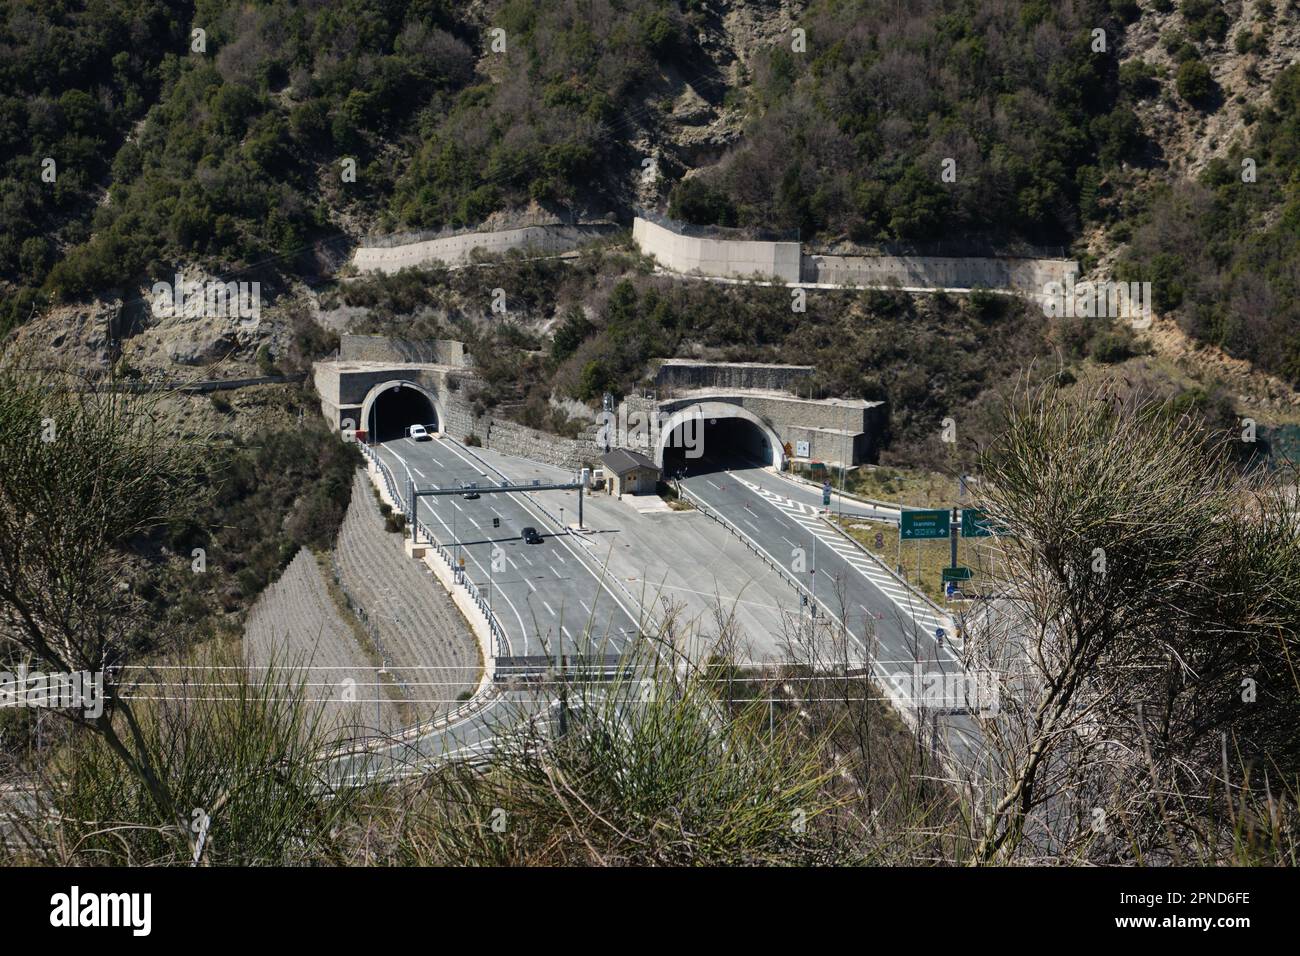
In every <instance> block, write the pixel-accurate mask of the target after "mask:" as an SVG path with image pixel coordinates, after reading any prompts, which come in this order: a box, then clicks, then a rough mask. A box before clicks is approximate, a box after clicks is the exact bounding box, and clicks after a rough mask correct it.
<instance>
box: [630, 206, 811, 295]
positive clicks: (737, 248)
mask: <svg viewBox="0 0 1300 956" xmlns="http://www.w3.org/2000/svg"><path fill="white" fill-rule="evenodd" d="M632 239H633V241H634V242H635V243H636V245H637V248H639V249H640V250H641V251H642V252H644V253H646V254H647V255H650V256H653V257H654V258H655V259H656V260H658V262H659V264H660V265H662V266H663V267H664V268H666V269H671V270H672V271H673V272H683V273H688V274H690V273H694V274H699V275H705V276H721V277H724V278H733V279H746V278H750V277H752V276H761V277H762V278H764V279H776V280H778V281H780V282H798V281H799V243H797V242H753V241H748V240H740V239H705V238H700V237H697V236H681V235H678V234H677V233H675V232H673V231H672V230H671V229H665V228H664V227H663V226H660V225H658V224H656V223H653V222H650V221H649V220H646V219H642V218H641V217H640V216H638V217H637V218H636V220H635V221H634V222H633V223H632Z"/></svg>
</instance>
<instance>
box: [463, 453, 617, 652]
mask: <svg viewBox="0 0 1300 956" xmlns="http://www.w3.org/2000/svg"><path fill="white" fill-rule="evenodd" d="M446 447H448V448H450V449H451V450H452V452H453V453H454V454H456V455H457V456H458V457H459V458H460V459H461V460H463V461H465V462H467V463H469V464H470V465H471V466H472V467H474V468H476V469H477V468H478V467H479V466H478V464H477V463H475V462H472V461H470V460H469V459H468V458H466V457H465V456H464V455H462V454H461V453H460V452H459V451H458V450H457V449H456V447H455V444H454V439H453V440H452V441H450V442H448V443H447V445H446ZM480 474H482V475H484V476H485V477H486V475H487V472H480ZM509 497H510V498H513V499H514V500H515V501H516V502H517V503H518V504H519V505H520V506H521V507H522V508H523V509H524V510H525V511H528V512H530V513H531V514H533V515H534V516H536V515H537V512H536V510H535V509H534V507H531V506H530V504H529V499H528V498H527V497H526V496H523V495H521V494H520V493H519V492H510V493H509ZM557 540H558V541H559V543H560V546H561V547H562V548H564V550H566V551H568V552H569V555H570V557H572V558H573V560H574V561H576V562H577V563H578V564H579V565H580V566H581V567H582V568H583V569H584V570H585V571H586V572H587V573H588V574H590V575H591V576H592V578H594V579H595V581H596V584H597V586H598V589H599V590H601V591H604V592H605V593H606V594H607V595H609V597H610V600H612V601H613V602H614V603H615V604H616V605H617V606H618V608H619V610H621V611H622V612H623V614H624V616H625V617H626V618H627V620H628V621H629V622H630V623H631V624H632V629H631V633H636V629H637V627H638V621H639V620H640V618H639V616H638V615H636V614H633V613H632V612H631V611H630V610H628V607H627V605H625V604H624V603H623V599H622V598H621V597H619V596H618V594H617V593H615V591H614V589H613V588H612V587H611V586H610V584H609V582H608V581H607V580H606V575H605V572H603V571H602V572H601V573H599V574H598V573H596V572H595V571H592V570H591V569H590V568H588V567H587V566H586V565H585V564H584V563H583V561H582V559H581V558H579V557H578V553H577V552H576V551H575V550H574V549H573V546H572V545H570V544H569V543H568V542H567V541H565V540H564V537H563V536H560V537H558V538H557ZM611 547H612V545H611ZM589 613H590V612H589ZM611 620H612V618H611ZM623 632H624V633H625V634H626V633H628V628H624V629H623Z"/></svg>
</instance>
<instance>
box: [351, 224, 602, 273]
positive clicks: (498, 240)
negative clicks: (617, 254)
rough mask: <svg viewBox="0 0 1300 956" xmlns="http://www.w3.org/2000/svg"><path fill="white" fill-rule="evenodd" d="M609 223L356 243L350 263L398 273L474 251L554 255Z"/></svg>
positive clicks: (455, 262) (458, 259)
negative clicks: (391, 243) (382, 243)
mask: <svg viewBox="0 0 1300 956" xmlns="http://www.w3.org/2000/svg"><path fill="white" fill-rule="evenodd" d="M616 228H617V227H616V226H614V225H612V224H609V223H598V224H591V225H576V226H565V225H553V226H524V227H522V228H519V229H505V230H502V231H500V232H468V233H464V234H462V235H456V236H444V237H441V238H438V239H426V240H424V241H421V242H409V243H406V244H404V245H398V246H358V247H357V249H356V251H355V252H353V253H352V264H353V265H354V266H356V267H357V269H359V270H361V271H362V272H366V271H369V270H375V271H378V272H397V271H398V270H399V269H406V268H410V267H412V266H422V265H428V264H430V263H433V262H441V263H443V264H444V265H448V266H463V265H467V264H469V263H470V262H472V261H473V253H474V251H475V250H476V249H477V250H481V251H482V252H484V253H505V252H509V251H511V250H512V249H519V250H524V251H526V252H529V253H531V254H533V255H539V256H540V255H557V254H559V253H561V252H568V251H569V250H570V249H574V248H577V247H578V246H580V245H582V244H583V243H586V242H591V241H592V240H593V239H598V238H600V237H601V236H604V235H608V234H610V233H612V232H614V231H615V230H616Z"/></svg>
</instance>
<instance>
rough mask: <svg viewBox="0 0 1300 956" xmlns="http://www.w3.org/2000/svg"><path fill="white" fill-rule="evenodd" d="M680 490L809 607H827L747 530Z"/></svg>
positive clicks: (828, 609) (686, 491) (693, 495)
mask: <svg viewBox="0 0 1300 956" xmlns="http://www.w3.org/2000/svg"><path fill="white" fill-rule="evenodd" d="M679 491H680V493H681V495H682V497H683V498H685V499H686V500H687V501H689V502H690V503H691V505H692V506H693V507H694V508H695V509H696V510H697V511H699V512H700V514H702V515H704V517H706V518H711V519H712V520H714V521H716V522H717V523H718V524H720V525H722V527H724V528H726V529H727V530H728V531H730V532H731V533H732V534H733V535H735V536H736V537H737V538H739V539H740V541H741V543H742V544H744V545H745V547H747V548H749V550H750V551H753V552H754V554H756V555H758V557H759V558H760V559H761V560H762V561H763V562H764V563H765V564H766V565H767V566H768V567H770V568H771V569H772V570H773V571H775V572H776V573H777V574H779V575H780V576H781V578H782V579H783V580H784V581H785V582H786V583H787V584H789V585H790V586H791V587H792V588H794V589H795V590H796V591H798V592H799V594H801V595H803V596H805V597H807V599H808V606H809V607H816V606H817V605H818V604H821V606H822V607H823V608H826V605H825V604H822V602H821V601H820V600H818V598H817V597H816V595H814V594H813V593H812V591H811V590H809V589H808V588H806V587H804V586H803V585H802V584H800V583H799V580H798V579H797V578H796V577H795V576H794V575H793V574H791V573H790V571H788V570H787V569H786V567H785V565H783V564H782V563H781V562H780V561H778V560H776V558H774V557H772V555H771V554H769V553H768V551H767V549H766V548H764V547H763V546H762V545H761V544H759V543H758V542H757V541H755V540H754V539H753V538H751V537H750V536H749V535H747V534H745V532H743V531H741V530H740V529H739V528H737V527H736V526H735V525H734V524H732V523H731V522H730V521H728V520H727V519H726V518H724V517H723V516H722V515H720V514H718V513H717V512H716V511H714V510H713V509H712V508H710V507H709V506H708V505H706V504H705V503H704V500H703V499H702V498H700V497H699V496H698V495H696V494H694V493H692V492H691V491H690V489H688V488H681V489H679ZM826 613H827V614H830V608H826ZM834 616H835V615H833V614H831V618H832V619H833V618H834Z"/></svg>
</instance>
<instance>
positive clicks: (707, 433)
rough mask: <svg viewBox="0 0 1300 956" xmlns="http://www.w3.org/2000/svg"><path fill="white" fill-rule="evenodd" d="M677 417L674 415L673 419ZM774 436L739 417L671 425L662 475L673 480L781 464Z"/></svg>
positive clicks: (754, 421) (702, 417) (701, 418)
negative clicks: (682, 476) (681, 475)
mask: <svg viewBox="0 0 1300 956" xmlns="http://www.w3.org/2000/svg"><path fill="white" fill-rule="evenodd" d="M674 417H675V416H674ZM774 443H775V435H773V433H772V431H771V429H769V428H767V427H766V426H765V425H763V424H762V423H761V422H760V421H759V420H757V419H753V418H751V417H749V416H744V417H742V416H740V415H737V414H730V415H729V414H723V415H718V416H710V415H708V414H703V415H700V416H699V417H698V418H697V419H695V421H690V420H686V421H683V422H680V423H678V424H676V425H672V427H671V430H670V431H668V432H666V434H665V437H664V443H663V474H664V477H665V478H671V477H674V476H676V475H678V474H680V473H682V470H683V469H684V473H685V474H686V475H698V474H702V473H706V472H713V471H724V470H726V469H727V468H750V467H754V466H759V467H765V466H767V465H773V464H777V465H779V464H780V448H779V447H773V446H774Z"/></svg>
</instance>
